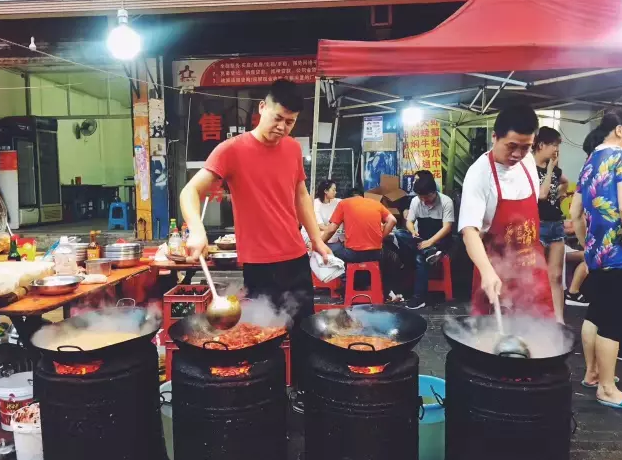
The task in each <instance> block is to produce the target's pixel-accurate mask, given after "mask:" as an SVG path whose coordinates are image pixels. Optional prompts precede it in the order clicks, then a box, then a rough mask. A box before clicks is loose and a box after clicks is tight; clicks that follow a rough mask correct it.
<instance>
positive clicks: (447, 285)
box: [428, 254, 454, 300]
mask: <svg viewBox="0 0 622 460" xmlns="http://www.w3.org/2000/svg"><path fill="white" fill-rule="evenodd" d="M441 267H442V269H443V277H442V278H441V279H431V280H429V281H428V291H430V292H443V293H445V300H453V299H454V291H453V288H452V282H451V259H450V258H449V256H448V255H447V254H445V255H444V256H443V258H442V259H441Z"/></svg>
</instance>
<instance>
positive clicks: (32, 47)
mask: <svg viewBox="0 0 622 460" xmlns="http://www.w3.org/2000/svg"><path fill="white" fill-rule="evenodd" d="M28 49H30V51H37V45H35V37H30V45H28Z"/></svg>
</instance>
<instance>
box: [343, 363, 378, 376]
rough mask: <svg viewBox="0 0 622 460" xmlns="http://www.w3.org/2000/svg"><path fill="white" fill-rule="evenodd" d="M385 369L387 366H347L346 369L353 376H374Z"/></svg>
mask: <svg viewBox="0 0 622 460" xmlns="http://www.w3.org/2000/svg"><path fill="white" fill-rule="evenodd" d="M385 367H387V364H382V365H380V366H348V369H350V371H351V372H354V373H355V374H365V375H374V374H380V373H382V372H384V368H385Z"/></svg>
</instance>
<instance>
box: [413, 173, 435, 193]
mask: <svg viewBox="0 0 622 460" xmlns="http://www.w3.org/2000/svg"><path fill="white" fill-rule="evenodd" d="M415 176H416V179H415V184H414V185H413V190H414V191H415V193H416V194H417V195H429V194H430V193H435V192H436V191H437V187H436V181H435V180H434V174H432V173H431V172H430V171H428V170H427V169H422V170H421V171H417V172H416V173H415Z"/></svg>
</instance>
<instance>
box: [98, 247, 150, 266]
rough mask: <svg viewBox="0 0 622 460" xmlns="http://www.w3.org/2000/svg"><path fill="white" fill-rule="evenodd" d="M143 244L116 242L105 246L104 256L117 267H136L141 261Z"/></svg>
mask: <svg viewBox="0 0 622 460" xmlns="http://www.w3.org/2000/svg"><path fill="white" fill-rule="evenodd" d="M142 255H143V246H142V244H140V243H115V244H109V245H107V246H104V247H103V250H102V258H104V259H108V260H110V261H111V262H112V266H113V267H115V268H127V267H134V266H136V265H138V264H139V263H140V258H141V257H142Z"/></svg>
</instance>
